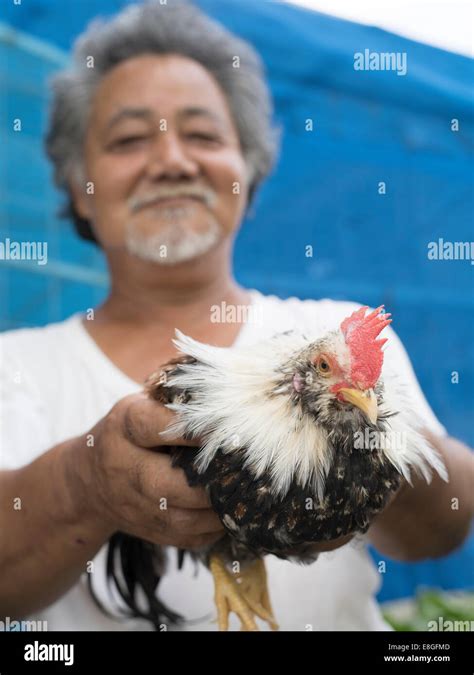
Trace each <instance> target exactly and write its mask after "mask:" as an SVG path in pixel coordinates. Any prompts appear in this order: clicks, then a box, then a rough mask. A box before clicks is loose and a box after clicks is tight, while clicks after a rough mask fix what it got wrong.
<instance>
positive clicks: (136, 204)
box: [128, 185, 216, 213]
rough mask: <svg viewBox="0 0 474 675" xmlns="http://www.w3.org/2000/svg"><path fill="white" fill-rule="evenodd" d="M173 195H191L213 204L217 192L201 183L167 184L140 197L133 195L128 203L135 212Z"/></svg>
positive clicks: (208, 204)
mask: <svg viewBox="0 0 474 675" xmlns="http://www.w3.org/2000/svg"><path fill="white" fill-rule="evenodd" d="M173 197H191V198H194V199H199V200H201V201H202V202H204V203H205V204H206V206H209V207H210V206H212V205H213V204H214V202H215V201H216V193H215V192H214V190H211V189H210V188H206V187H204V186H199V185H166V186H164V185H163V186H161V187H157V188H156V189H155V190H154V191H153V193H150V194H148V195H143V196H140V197H132V198H131V199H130V201H129V203H128V206H129V208H130V211H131V212H132V213H135V212H136V211H138V210H139V209H142V208H143V207H144V206H149V205H150V204H154V203H155V202H159V201H160V199H169V198H173Z"/></svg>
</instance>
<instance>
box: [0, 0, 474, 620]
mask: <svg viewBox="0 0 474 675" xmlns="http://www.w3.org/2000/svg"><path fill="white" fill-rule="evenodd" d="M271 116H272V106H271V99H270V95H269V92H268V89H267V86H266V84H265V81H264V77H263V71H262V66H261V62H260V59H259V58H258V56H257V54H256V53H255V51H254V50H253V48H252V47H251V46H250V45H248V44H247V43H245V42H244V41H242V40H240V39H238V38H237V37H235V36H234V35H232V34H231V33H229V32H228V31H227V30H225V29H224V28H223V27H222V26H220V25H219V24H217V23H215V22H214V21H212V20H211V19H209V18H208V17H207V16H205V15H204V14H203V13H202V12H201V11H199V10H198V9H197V8H195V7H194V6H192V5H190V4H188V3H186V2H172V1H171V0H169V2H168V3H166V4H161V3H159V2H150V3H146V4H140V5H135V6H131V7H129V8H127V9H125V10H124V11H123V12H121V13H120V14H119V15H117V16H116V17H115V18H113V19H112V20H110V21H109V22H97V23H94V24H92V25H91V26H90V27H89V28H88V30H87V31H86V32H85V33H84V34H83V35H82V36H81V37H80V38H79V40H78V41H77V44H76V47H75V54H74V60H73V63H72V65H71V67H70V69H69V70H67V71H65V72H63V73H60V74H59V75H58V76H57V78H56V81H55V83H54V99H53V108H52V115H51V119H50V128H49V133H48V137H47V150H48V154H49V157H50V158H51V160H52V162H53V164H54V167H55V176H56V181H57V183H58V185H59V186H60V187H61V188H62V189H63V190H64V192H65V194H66V197H67V211H68V213H69V215H70V217H71V218H72V219H73V221H74V223H75V226H76V228H77V232H78V234H79V235H80V236H81V237H84V238H86V239H89V240H92V241H93V242H95V243H96V244H97V245H98V246H99V247H100V248H101V250H102V251H103V254H104V256H105V257H106V260H107V264H108V268H109V273H110V280H111V284H110V292H109V294H108V297H107V299H106V300H105V302H104V303H103V304H102V305H101V306H99V307H97V308H95V309H94V310H90V311H88V312H87V313H85V314H76V315H73V316H71V317H70V318H69V319H67V320H66V321H64V322H61V323H57V324H52V325H49V326H46V327H44V328H39V329H27V330H17V331H11V332H7V333H4V334H3V335H2V336H0V340H1V349H2V351H3V360H2V364H1V371H0V381H1V385H2V390H3V391H5V392H6V391H8V397H5V400H3V401H2V406H1V412H0V434H1V438H0V440H1V446H2V454H1V458H0V460H1V464H0V469H1V471H0V500H1V509H0V529H1V531H2V533H3V537H2V539H3V541H2V547H1V550H0V571H1V574H0V613H1V614H2V615H3V614H5V615H11V616H15V617H25V616H29V617H34V618H37V619H42V620H46V621H48V627H49V629H50V630H60V629H67V630H81V629H88V630H140V629H144V628H145V629H146V628H150V627H151V628H152V627H155V628H157V629H160V627H161V626H162V625H166V626H168V625H169V627H172V626H173V625H175V626H176V628H177V629H184V630H212V629H215V624H213V623H212V622H211V620H210V619H212V614H213V612H212V579H211V576H210V574H209V572H208V571H207V570H206V569H205V568H204V567H199V568H198V569H197V570H195V569H194V567H193V565H192V564H191V562H190V561H189V560H187V559H185V561H184V564H183V565H178V564H177V558H179V556H176V553H177V551H178V550H179V549H196V548H199V547H201V546H203V545H205V544H209V543H212V542H215V541H217V540H218V539H219V538H220V537H221V536H222V534H223V529H222V525H221V523H220V521H219V519H218V517H217V516H216V514H215V513H214V512H213V511H212V509H211V508H210V504H209V501H208V498H207V496H206V494H205V492H204V491H203V490H201V489H200V488H199V489H198V488H191V487H189V486H188V484H187V482H186V479H185V477H184V474H183V473H182V472H181V471H180V470H178V469H176V468H173V467H172V466H171V462H170V458H169V455H168V454H167V453H166V448H165V447H164V441H163V440H162V437H161V435H160V432H161V431H162V430H163V429H165V427H166V426H167V425H168V423H169V422H170V420H172V418H173V414H172V413H171V412H170V411H169V410H168V409H167V408H165V407H163V406H162V405H161V404H160V403H158V402H156V401H151V400H149V399H148V397H147V396H146V395H145V394H144V393H143V383H144V382H145V380H146V378H147V376H148V375H149V374H150V373H151V372H152V371H154V370H155V369H156V367H157V365H159V364H160V363H165V362H167V361H168V360H170V359H172V358H175V357H176V352H175V349H174V347H173V345H172V342H171V340H172V337H173V335H174V330H175V328H176V327H179V328H180V329H181V330H182V331H183V332H184V333H186V334H188V335H192V336H193V337H194V338H195V339H197V340H199V341H201V342H204V343H212V344H214V345H217V346H222V347H229V346H231V345H235V344H239V345H245V344H246V345H251V344H252V343H255V342H257V341H258V340H260V339H262V338H265V337H270V336H272V335H273V334H275V333H276V332H281V331H284V330H288V329H291V328H294V327H297V328H299V329H300V330H303V331H308V332H311V333H313V334H315V335H317V334H318V333H322V332H324V331H326V330H328V329H329V328H334V327H336V326H338V325H339V323H340V321H341V319H342V318H344V317H345V316H347V315H348V314H349V313H350V312H352V311H353V310H354V309H355V308H356V307H357V305H355V303H349V302H334V301H331V300H320V301H313V300H306V301H301V300H298V299H297V298H290V299H288V300H281V299H279V298H277V297H274V296H264V295H262V294H261V293H259V292H258V291H256V290H253V289H250V290H249V289H245V288H242V287H241V286H239V285H238V284H237V283H236V281H235V279H234V277H233V274H232V267H231V254H232V247H233V242H234V239H235V236H236V233H237V231H238V228H239V225H240V223H241V221H242V218H243V216H244V214H245V212H246V209H248V207H249V204H250V202H251V200H252V197H253V195H254V193H255V191H256V190H257V188H258V186H259V185H260V183H261V182H262V180H263V179H264V178H265V177H266V176H267V175H268V173H269V172H270V170H271V167H272V165H273V163H274V160H275V154H276V147H277V144H276V141H277V133H276V131H275V130H274V129H273V128H272V123H271ZM289 225H291V224H289ZM216 307H218V308H220V307H233V308H236V307H237V308H243V309H245V310H247V311H252V312H253V315H254V316H258V317H259V321H245V316H246V313H245V312H242V313H237V314H236V317H237V319H236V320H235V321H226V320H225V317H224V318H223V320H221V321H215V320H213V318H212V317H213V308H216ZM389 331H390V332H389V334H390V338H391V339H390V340H389V343H390V346H389V348H388V349H387V352H386V359H387V361H391V363H392V365H394V366H395V367H396V368H397V369H398V371H399V373H400V375H401V376H402V377H403V378H404V380H405V382H406V385H407V387H408V388H410V389H411V394H412V398H413V400H414V401H415V404H416V407H417V411H418V414H419V415H420V417H421V418H422V419H423V421H424V424H425V426H426V430H427V431H426V433H427V434H429V436H430V438H431V440H432V442H433V444H434V445H435V446H436V447H437V448H438V450H439V452H440V453H441V454H442V455H443V458H444V460H445V462H446V465H447V467H448V471H449V473H450V477H451V482H450V484H449V486H447V485H446V484H444V483H443V482H442V481H441V480H438V479H436V478H435V479H434V480H433V482H432V484H431V485H430V486H426V485H424V484H422V483H421V482H420V483H418V482H415V483H414V486H413V488H411V487H410V488H405V489H403V490H402V491H401V492H400V493H399V494H398V495H397V496H396V498H395V499H394V500H393V502H392V503H391V504H390V505H389V506H388V507H387V509H386V510H385V511H384V512H383V513H382V515H381V516H379V518H378V520H377V521H376V523H375V524H374V525H373V526H372V528H371V530H370V531H369V539H370V540H371V541H372V542H373V543H374V544H375V545H376V546H377V547H378V549H379V550H380V551H382V552H384V553H386V554H387V555H391V556H393V557H396V558H400V559H406V560H409V559H419V558H422V557H429V556H439V555H443V554H445V553H446V552H447V551H449V550H451V549H452V548H454V547H455V546H457V545H458V544H459V543H460V542H461V541H462V540H463V538H464V537H465V534H466V532H467V528H468V525H469V520H470V517H471V515H472V512H473V505H472V495H471V493H470V480H471V479H472V460H471V456H470V453H469V451H468V450H467V449H466V448H465V447H463V446H462V445H461V444H460V443H458V442H456V441H453V440H451V439H448V438H447V436H446V432H445V430H444V428H443V427H442V425H441V424H440V423H439V422H438V420H437V419H436V417H435V416H434V414H433V412H432V410H431V409H430V407H429V405H428V403H427V402H426V400H425V398H424V396H423V393H422V392H421V390H420V388H419V385H418V383H417V381H416V377H415V375H414V373H413V369H412V367H411V364H410V361H409V359H408V357H407V355H406V352H405V350H404V348H403V346H402V344H401V343H400V341H399V339H398V338H397V337H396V335H395V334H394V333H393V331H391V330H390V329H389ZM168 443H169V441H168ZM176 443H178V444H181V445H186V444H190V443H189V442H187V441H185V440H184V439H176ZM452 495H455V496H458V497H459V502H460V504H461V507H460V509H459V510H458V511H456V512H453V511H452V510H450V509H449V499H450V498H451V496H452ZM18 500H20V501H19V502H18ZM17 503H20V504H21V508H16V506H15V505H16V504H17ZM420 532H423V536H420ZM344 543H345V541H340V540H335V541H333V542H330V543H329V544H328V545H327V546H325V547H324V548H323V547H321V550H324V551H325V552H324V553H322V555H321V556H320V557H319V560H318V562H317V563H316V564H314V565H310V566H307V567H301V566H297V565H292V564H291V563H288V562H285V561H282V560H279V559H276V558H273V557H270V558H269V559H268V575H269V583H270V588H271V590H272V596H273V604H274V607H275V610H276V613H277V615H278V617H279V620H280V624H281V627H282V628H285V629H291V630H308V626H310V627H311V628H312V629H314V630H317V629H321V630H361V629H367V630H383V629H384V628H386V627H387V626H386V624H385V623H384V621H383V619H382V617H381V614H380V611H379V609H378V606H377V603H376V601H375V599H374V595H375V593H376V591H377V590H378V588H379V575H378V573H377V571H376V570H375V568H374V567H373V565H372V563H371V562H370V559H369V556H368V554H367V552H366V550H365V549H364V548H363V547H361V546H355V545H345V546H343V545H342V544H344ZM329 550H330V552H326V551H329ZM160 578H161V581H160V585H159V589H157V584H158V581H159V580H160ZM111 580H113V581H114V583H113V584H110V583H109V582H110V581H111ZM109 591H111V592H110V593H109ZM158 598H159V599H158ZM177 614H180V615H181V616H182V617H184V620H183V621H181V622H179V623H176V624H175V623H174V621H175V619H176V616H177ZM163 617H164V619H163ZM163 620H164V621H165V624H163V623H162V622H163Z"/></svg>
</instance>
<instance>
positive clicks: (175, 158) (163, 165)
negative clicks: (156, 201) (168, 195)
mask: <svg viewBox="0 0 474 675" xmlns="http://www.w3.org/2000/svg"><path fill="white" fill-rule="evenodd" d="M198 173H199V166H198V163H197V162H196V161H195V160H194V159H193V158H191V157H190V156H189V154H188V153H187V152H186V149H185V148H184V147H183V143H182V141H181V139H180V138H179V137H178V136H177V135H176V134H174V133H173V132H171V131H163V132H161V133H160V134H159V135H158V137H157V139H156V141H155V142H154V143H153V146H152V149H151V153H150V157H149V162H148V174H149V176H150V178H155V179H156V178H180V177H188V178H192V177H194V176H197V175H198Z"/></svg>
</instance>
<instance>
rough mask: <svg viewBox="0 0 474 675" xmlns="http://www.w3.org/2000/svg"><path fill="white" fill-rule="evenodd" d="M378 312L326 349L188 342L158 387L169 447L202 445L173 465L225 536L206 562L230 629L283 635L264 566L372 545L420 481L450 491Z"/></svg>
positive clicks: (303, 343)
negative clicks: (389, 372) (334, 543)
mask: <svg viewBox="0 0 474 675" xmlns="http://www.w3.org/2000/svg"><path fill="white" fill-rule="evenodd" d="M367 310H368V308H367V307H362V308H360V309H359V310H357V311H356V312H354V313H353V314H352V315H351V316H349V317H348V318H346V319H345V320H344V321H343V322H342V323H341V325H340V327H339V329H338V330H335V331H332V332H329V333H327V334H326V335H324V336H323V337H320V338H318V339H313V340H311V339H310V338H308V337H305V336H304V335H301V334H298V333H297V332H295V331H289V332H286V333H282V334H279V335H276V336H274V337H273V338H272V339H270V340H265V341H262V342H261V343H260V344H257V345H254V346H252V347H239V348H230V349H223V348H218V347H212V346H209V345H205V344H201V343H198V342H196V341H195V340H193V339H191V338H190V337H186V336H185V335H183V334H182V333H180V332H179V331H176V334H177V339H176V340H175V345H176V346H177V348H178V349H179V351H180V352H181V354H182V356H181V357H180V358H179V359H177V360H176V361H174V362H170V363H169V364H167V365H166V366H164V367H163V368H162V369H160V371H159V372H157V373H155V374H154V375H153V376H152V377H151V378H150V380H149V382H148V384H147V388H148V391H149V394H150V395H151V396H152V397H153V398H155V399H156V400H159V401H161V402H162V403H164V404H165V405H167V407H169V408H170V409H172V410H174V411H175V412H176V414H177V421H176V423H174V424H173V425H172V427H170V428H169V429H168V430H167V431H166V432H164V433H165V438H166V437H169V438H173V437H176V435H180V436H182V437H184V438H186V439H199V440H200V448H199V450H198V451H197V452H196V453H193V452H192V451H191V450H190V449H189V448H177V447H175V448H171V453H172V456H173V463H174V464H175V465H176V466H179V467H181V468H182V469H183V470H184V472H185V474H186V476H187V480H188V482H189V484H190V485H192V486H198V485H199V486H203V487H204V488H205V489H206V491H207V493H208V495H209V498H210V501H211V504H212V507H213V508H214V509H215V511H216V512H217V514H218V516H219V518H220V520H221V522H222V524H223V526H224V528H225V531H226V535H225V536H224V537H223V538H222V539H221V540H220V541H219V542H218V543H217V544H215V545H213V546H212V547H210V548H208V549H206V550H203V551H202V552H200V554H199V557H200V559H201V560H202V561H203V562H204V563H205V564H206V565H208V567H209V568H210V570H211V572H212V574H213V577H214V582H215V600H216V605H217V611H218V624H219V628H220V629H221V630H225V629H226V628H227V627H228V615H229V613H230V612H231V611H234V612H235V613H236V614H237V615H238V617H239V618H240V621H241V624H242V628H243V629H244V630H256V629H257V622H256V617H260V618H261V619H263V620H265V621H267V622H268V623H269V625H270V626H271V628H273V629H276V628H277V622H276V620H275V618H274V615H273V612H272V608H271V604H270V599H269V592H268V588H267V584H266V573H265V567H264V562H263V559H264V556H265V555H267V554H274V555H276V556H279V557H281V558H287V559H292V560H297V561H299V562H303V563H308V562H312V561H314V560H315V559H316V558H317V554H316V553H315V547H314V544H315V543H318V542H323V541H326V540H331V539H336V538H339V537H342V536H345V535H350V534H355V533H359V532H361V533H363V532H366V531H367V529H368V527H369V526H370V524H371V522H372V519H373V518H374V516H375V515H376V514H377V513H379V512H380V511H381V510H382V509H383V508H384V506H385V505H386V504H387V501H388V500H389V498H390V495H391V494H392V493H394V492H395V491H396V490H397V489H398V487H399V486H400V483H401V480H402V479H405V480H406V481H408V482H410V476H411V473H412V471H415V472H416V473H417V474H420V475H422V476H424V478H425V479H426V480H427V481H430V479H431V475H432V471H433V470H434V471H436V472H437V473H438V474H439V475H440V476H441V477H442V478H444V479H445V480H447V474H446V469H445V467H444V465H443V463H442V461H441V459H440V458H439V456H438V455H437V454H436V452H435V450H434V449H433V448H432V447H431V446H430V445H429V444H428V442H427V441H426V440H425V438H424V437H423V436H422V435H421V434H420V432H419V428H420V422H419V420H418V419H417V417H416V415H415V413H414V411H413V410H412V407H411V406H410V402H409V401H408V400H407V399H406V398H405V395H404V394H403V387H402V386H401V385H399V384H398V383H397V381H396V380H395V379H392V378H390V379H387V380H386V381H383V378H382V377H381V371H382V365H383V356H384V353H383V349H382V347H383V345H384V343H385V342H386V340H385V339H381V338H379V337H378V336H379V334H380V332H381V331H382V330H383V328H384V327H385V326H387V325H388V324H389V323H390V315H388V314H385V313H384V311H383V307H379V308H377V309H375V310H374V311H372V312H369V313H368V314H367ZM166 435H168V436H166Z"/></svg>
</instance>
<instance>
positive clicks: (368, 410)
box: [338, 387, 378, 424]
mask: <svg viewBox="0 0 474 675" xmlns="http://www.w3.org/2000/svg"><path fill="white" fill-rule="evenodd" d="M338 393H339V394H340V395H341V396H342V398H343V399H344V401H347V403H352V405H355V406H356V407H357V408H359V410H362V412H363V413H364V415H365V416H366V417H367V419H368V420H369V421H370V422H371V424H375V423H376V421H377V412H378V411H377V397H376V396H375V393H374V390H373V389H366V390H365V391H361V390H360V389H346V388H345V387H344V388H342V389H339V392H338Z"/></svg>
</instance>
